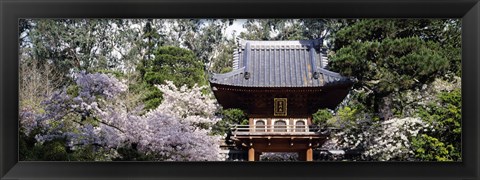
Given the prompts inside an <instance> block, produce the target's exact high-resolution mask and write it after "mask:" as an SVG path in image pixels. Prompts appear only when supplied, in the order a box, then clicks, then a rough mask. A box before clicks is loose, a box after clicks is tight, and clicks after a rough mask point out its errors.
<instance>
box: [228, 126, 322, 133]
mask: <svg viewBox="0 0 480 180" xmlns="http://www.w3.org/2000/svg"><path fill="white" fill-rule="evenodd" d="M231 130H232V133H233V134H238V133H250V134H251V133H268V134H270V133H287V132H288V133H289V134H295V133H299V134H305V133H318V132H322V131H328V130H325V129H323V130H322V129H320V128H319V127H309V126H306V125H251V126H250V125H233V126H232V127H231Z"/></svg>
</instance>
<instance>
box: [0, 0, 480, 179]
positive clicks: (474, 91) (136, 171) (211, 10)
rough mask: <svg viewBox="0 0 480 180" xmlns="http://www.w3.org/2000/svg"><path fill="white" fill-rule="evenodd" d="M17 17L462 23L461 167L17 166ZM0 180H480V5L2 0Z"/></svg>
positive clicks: (344, 0) (390, 0)
mask: <svg viewBox="0 0 480 180" xmlns="http://www.w3.org/2000/svg"><path fill="white" fill-rule="evenodd" d="M19 18H462V22H463V23H462V24H463V27H462V47H463V48H462V66H463V68H462V107H463V109H462V112H463V114H462V118H463V122H462V123H463V131H462V132H463V133H462V145H463V149H462V153H463V156H462V157H463V158H462V159H463V161H462V162H452V163H433V162H290V163H280V162H255V163H250V162H18V145H17V144H18V136H17V134H18V128H17V127H18V19H19ZM0 19H1V21H0V23H1V24H0V27H1V28H0V29H1V32H0V35H1V36H0V43H1V46H0V47H1V48H0V55H1V56H0V57H1V60H0V87H1V90H0V100H1V102H0V161H1V162H0V179H243V178H245V179H436V180H441V179H445V180H446V179H472V180H473V179H479V178H480V172H479V170H480V166H479V162H480V161H479V157H480V156H479V155H480V141H479V131H478V130H480V126H479V125H480V123H479V122H478V121H479V112H480V111H479V110H480V108H479V101H480V99H479V97H480V96H479V92H480V89H479V85H480V84H479V70H480V66H479V60H480V3H479V0H335V1H334V0H299V1H294V0H243V1H238V0H177V1H173V0H162V1H154V0H141V1H136V0H81V1H79V0H36V1H33V0H0Z"/></svg>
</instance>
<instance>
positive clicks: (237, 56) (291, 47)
mask: <svg viewBox="0 0 480 180" xmlns="http://www.w3.org/2000/svg"><path fill="white" fill-rule="evenodd" d="M321 45H322V40H321V39H315V40H296V41H250V40H238V41H237V50H236V51H235V52H234V55H233V56H234V58H233V70H232V71H231V72H228V73H224V74H212V75H211V76H210V79H209V81H210V83H214V84H222V85H229V86H241V87H321V86H328V85H332V84H338V83H341V84H343V83H351V81H350V78H347V77H344V76H341V75H340V74H338V73H336V72H332V71H329V70H328V69H327V64H328V59H327V57H326V50H325V49H322V48H321Z"/></svg>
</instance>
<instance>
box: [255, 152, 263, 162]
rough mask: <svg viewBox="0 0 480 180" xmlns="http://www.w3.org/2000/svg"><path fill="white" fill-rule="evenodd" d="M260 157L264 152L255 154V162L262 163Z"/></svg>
mask: <svg viewBox="0 0 480 180" xmlns="http://www.w3.org/2000/svg"><path fill="white" fill-rule="evenodd" d="M260 155H262V152H255V161H260Z"/></svg>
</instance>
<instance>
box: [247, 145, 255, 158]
mask: <svg viewBox="0 0 480 180" xmlns="http://www.w3.org/2000/svg"><path fill="white" fill-rule="evenodd" d="M248 161H255V149H253V147H250V149H248Z"/></svg>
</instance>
